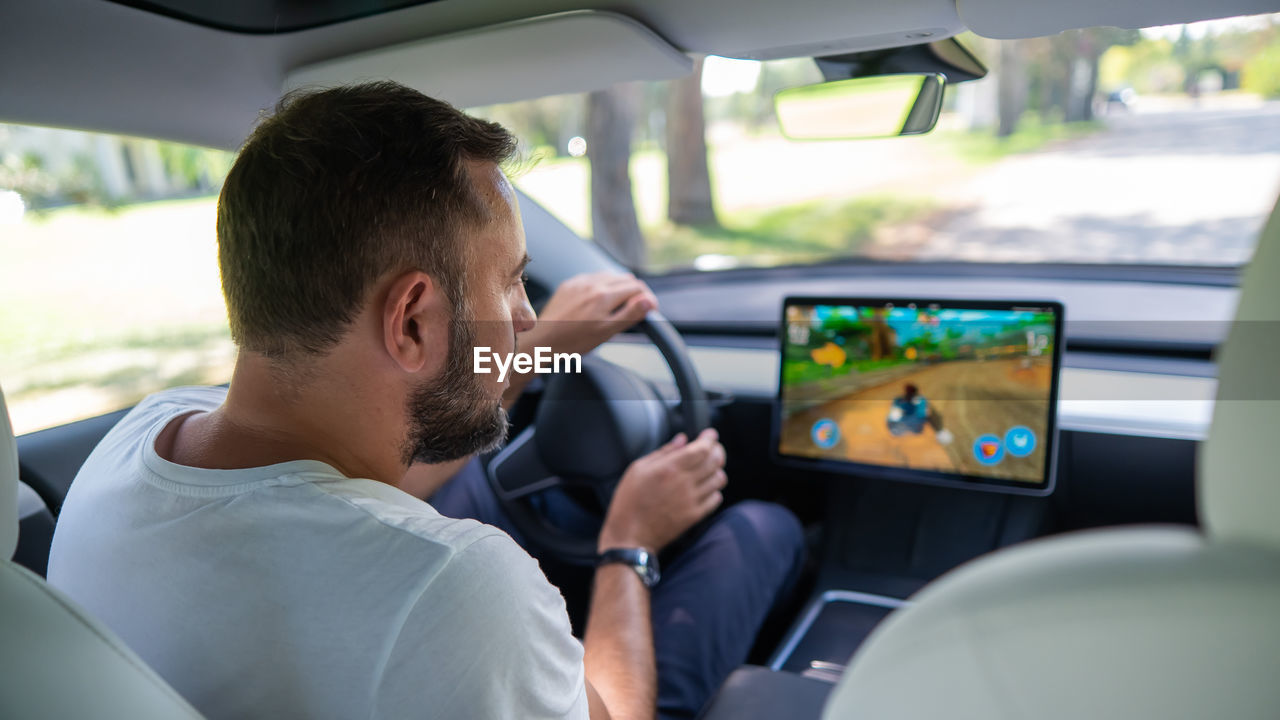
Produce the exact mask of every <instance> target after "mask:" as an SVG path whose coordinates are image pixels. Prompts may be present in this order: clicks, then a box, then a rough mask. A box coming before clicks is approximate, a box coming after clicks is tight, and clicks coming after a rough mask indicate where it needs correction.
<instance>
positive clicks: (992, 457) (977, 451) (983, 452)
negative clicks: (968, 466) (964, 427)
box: [973, 435, 1004, 465]
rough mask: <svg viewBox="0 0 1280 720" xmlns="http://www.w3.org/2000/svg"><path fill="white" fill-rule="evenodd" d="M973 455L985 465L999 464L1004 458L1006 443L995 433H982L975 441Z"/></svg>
mask: <svg viewBox="0 0 1280 720" xmlns="http://www.w3.org/2000/svg"><path fill="white" fill-rule="evenodd" d="M973 456H974V457H975V458H977V459H978V462H980V463H982V464H983V465H997V464H999V463H1000V461H1001V460H1003V459H1004V444H1003V443H1001V442H1000V438H998V437H996V436H995V435H981V436H979V437H978V439H977V440H974V441H973Z"/></svg>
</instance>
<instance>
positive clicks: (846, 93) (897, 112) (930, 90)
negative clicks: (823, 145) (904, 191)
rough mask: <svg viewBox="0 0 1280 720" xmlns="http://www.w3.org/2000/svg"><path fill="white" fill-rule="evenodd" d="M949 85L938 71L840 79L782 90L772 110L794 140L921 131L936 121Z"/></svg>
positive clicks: (925, 130)
mask: <svg viewBox="0 0 1280 720" xmlns="http://www.w3.org/2000/svg"><path fill="white" fill-rule="evenodd" d="M945 85H946V79H945V78H944V77H943V76H942V75H940V74H938V73H910V74H903V75H876V76H872V77H861V78H852V79H850V80H837V81H835V82H826V83H819V84H817V85H805V86H803V87H797V88H789V89H787V90H783V91H781V92H779V93H778V94H777V95H775V96H774V110H775V112H776V114H777V116H778V125H779V126H781V128H782V134H783V135H785V136H787V137H788V138H791V139H792V140H853V139H861V138H883V137H896V136H898V135H920V134H923V133H927V132H929V131H930V130H932V129H933V126H934V125H936V124H937V123H938V113H940V112H941V111H942V89H943V87H944V86H945Z"/></svg>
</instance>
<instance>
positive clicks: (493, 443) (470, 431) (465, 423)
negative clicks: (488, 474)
mask: <svg viewBox="0 0 1280 720" xmlns="http://www.w3.org/2000/svg"><path fill="white" fill-rule="evenodd" d="M460 309H461V310H464V312H459V313H457V314H456V315H457V316H458V317H455V319H454V321H453V322H452V323H450V329H449V356H448V358H447V359H446V361H445V369H444V372H443V373H441V374H440V377H438V378H436V379H434V380H429V381H427V382H426V383H425V384H423V385H422V386H421V387H419V388H418V389H417V390H415V391H414V392H413V394H412V395H410V396H409V401H408V403H407V410H408V413H409V434H408V437H407V438H406V439H405V444H404V455H405V461H406V464H411V463H442V462H448V461H450V460H457V459H459V458H464V457H467V456H468V455H474V454H476V453H482V452H488V451H490V450H493V449H495V448H497V447H498V446H500V445H502V443H503V441H504V440H506V439H507V428H508V423H507V413H506V411H505V410H503V409H502V404H501V402H500V401H494V400H492V399H490V398H489V397H488V396H487V395H486V394H485V391H484V385H483V381H482V380H481V379H480V376H479V375H477V374H476V373H475V372H474V371H473V368H472V367H471V366H470V362H471V348H472V345H473V344H474V332H473V331H472V327H471V318H470V315H469V313H467V312H465V308H460Z"/></svg>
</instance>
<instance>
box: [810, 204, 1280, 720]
mask: <svg viewBox="0 0 1280 720" xmlns="http://www.w3.org/2000/svg"><path fill="white" fill-rule="evenodd" d="M1277 319H1280V203H1278V204H1277V206H1276V209H1275V210H1274V211H1273V212H1272V214H1271V218H1270V220H1269V221H1268V223H1267V227H1266V229H1265V230H1264V232H1263V235H1262V238H1261V239H1260V240H1259V243H1258V249H1257V252H1256V254H1255V257H1254V259H1253V262H1252V263H1251V264H1250V266H1249V268H1248V269H1247V270H1246V272H1245V274H1244V277H1243V281H1242V283H1241V295H1240V304H1239V309H1238V311H1237V318H1236V322H1235V323H1233V325H1232V328H1231V330H1230V332H1229V334H1228V337H1227V340H1226V342H1225V343H1224V346H1223V347H1222V349H1221V353H1220V356H1219V362H1218V373H1219V384H1218V398H1217V402H1216V404H1215V411H1214V420H1213V427H1212V429H1211V431H1210V434H1209V438H1208V440H1207V441H1206V443H1205V445H1204V447H1203V449H1202V453H1201V458H1200V463H1199V468H1198V469H1199V475H1198V493H1199V510H1200V513H1201V518H1202V524H1203V525H1204V532H1203V533H1200V532H1196V531H1193V530H1190V529H1186V528H1137V529H1135V528H1127V529H1110V530H1100V531H1091V532H1083V533H1074V534H1070V535H1064V536H1059V537H1056V538H1050V539H1045V540H1039V541H1034V542H1030V543H1026V544H1023V545H1020V546H1015V547H1013V548H1009V549H1007V550H1003V551H1000V552H996V553H992V554H990V555H988V556H986V557H983V558H980V559H978V560H976V561H974V562H972V563H969V564H968V565H965V566H962V567H961V568H958V569H957V570H955V571H953V572H951V573H949V574H947V575H945V576H943V577H942V578H940V579H939V580H937V581H936V582H934V583H932V584H930V585H929V586H927V587H926V588H925V589H924V590H922V591H921V592H920V593H919V594H918V595H917V596H916V597H915V598H914V599H915V603H914V604H913V605H912V606H910V607H908V608H906V609H903V610H899V611H897V612H895V613H894V614H893V615H891V616H890V617H889V618H887V619H886V620H885V622H883V623H882V624H881V625H880V626H879V627H878V628H876V630H875V631H874V632H873V633H872V634H871V636H870V637H868V638H867V641H866V642H865V643H863V645H862V647H861V648H860V649H859V650H858V652H857V653H855V655H854V657H853V658H852V660H850V665H849V669H848V671H847V672H846V673H845V675H844V677H843V678H841V681H840V683H839V684H838V686H837V687H836V690H835V691H834V693H833V694H832V696H831V701H830V702H829V703H828V704H827V707H826V709H825V711H824V714H823V717H824V718H827V719H828V720H835V719H837V718H840V719H843V718H870V717H892V718H897V719H902V720H913V719H916V718H920V719H923V718H937V717H947V718H951V719H952V720H961V719H963V718H974V719H975V720H976V719H978V718H981V719H982V720H1003V719H1006V718H1007V719H1010V720H1012V719H1013V718H1028V717H1034V718H1041V719H1047V720H1057V719H1059V718H1061V719H1062V720H1067V719H1068V718H1070V719H1072V720H1075V719H1076V718H1094V719H1097V718H1156V717H1158V718H1162V719H1164V720H1181V719H1186V720H1192V719H1193V718H1194V719H1196V720H1199V719H1200V718H1208V717H1230V718H1233V719H1234V720H1244V719H1253V718H1257V719H1258V720H1262V719H1263V718H1266V719H1274V718H1275V717H1277V716H1278V713H1280V683H1277V682H1276V681H1275V668H1276V653H1277V648H1280V520H1278V518H1280V442H1277V440H1276V437H1275V431H1276V428H1277V427H1280V371H1278V370H1277V369H1276V368H1277V359H1278V358H1280V332H1277V326H1276V324H1275V322H1274V321H1275V320H1277Z"/></svg>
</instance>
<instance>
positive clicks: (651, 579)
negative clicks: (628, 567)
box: [635, 565, 662, 587]
mask: <svg viewBox="0 0 1280 720" xmlns="http://www.w3.org/2000/svg"><path fill="white" fill-rule="evenodd" d="M635 568H636V572H638V573H640V579H641V580H643V581H644V584H645V587H653V586H654V585H657V584H658V581H659V580H661V579H662V575H661V573H659V572H658V568H656V567H654V566H653V565H636V566H635Z"/></svg>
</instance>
